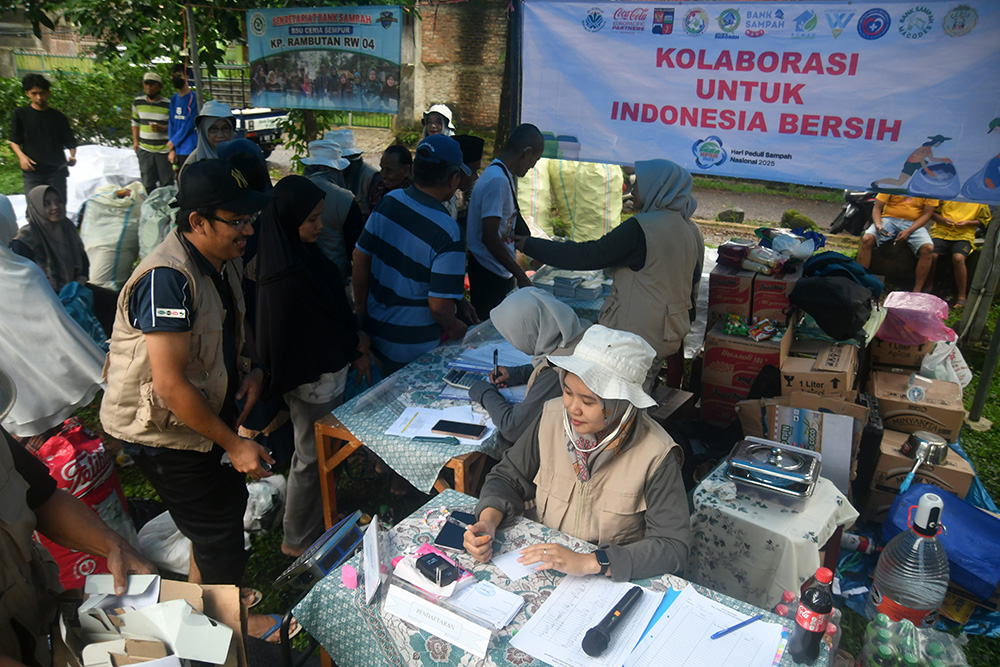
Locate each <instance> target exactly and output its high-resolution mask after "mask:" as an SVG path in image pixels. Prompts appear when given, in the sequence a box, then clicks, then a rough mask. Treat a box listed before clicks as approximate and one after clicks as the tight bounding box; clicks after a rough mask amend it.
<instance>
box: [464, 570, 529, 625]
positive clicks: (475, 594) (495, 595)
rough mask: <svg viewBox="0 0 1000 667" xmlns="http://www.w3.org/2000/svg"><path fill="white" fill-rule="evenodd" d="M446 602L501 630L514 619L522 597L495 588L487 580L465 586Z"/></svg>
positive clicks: (522, 603)
mask: <svg viewBox="0 0 1000 667" xmlns="http://www.w3.org/2000/svg"><path fill="white" fill-rule="evenodd" d="M448 604H450V605H454V606H456V607H458V608H459V609H461V610H462V611H465V612H468V613H470V614H472V615H473V616H476V617H478V618H481V619H483V620H484V621H487V622H488V623H491V624H492V625H493V627H494V628H496V629H497V630H501V629H503V628H505V627H507V625H508V624H509V623H510V622H511V621H513V620H514V617H515V616H517V612H519V611H521V607H523V606H524V599H523V598H522V597H521V596H520V595H517V594H516V593H511V592H510V591H505V590H503V589H502V588H497V587H496V586H494V585H493V584H491V583H490V582H488V581H480V582H479V583H477V584H476V585H474V586H467V587H466V588H463V589H462V590H460V591H459V592H457V593H455V594H454V595H452V596H451V597H450V598H448Z"/></svg>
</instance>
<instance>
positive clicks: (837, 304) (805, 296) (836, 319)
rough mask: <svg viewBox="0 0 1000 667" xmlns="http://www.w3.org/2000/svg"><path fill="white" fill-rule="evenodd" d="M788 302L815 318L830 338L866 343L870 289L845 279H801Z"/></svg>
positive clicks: (870, 298)
mask: <svg viewBox="0 0 1000 667" xmlns="http://www.w3.org/2000/svg"><path fill="white" fill-rule="evenodd" d="M824 254H826V253H824ZM788 300H789V302H790V303H791V304H792V305H793V306H795V307H796V308H799V309H801V310H804V311H805V312H807V313H809V314H810V315H812V317H813V319H814V320H816V324H818V325H819V327H820V328H821V329H822V330H823V331H824V332H826V334H827V335H828V336H830V337H831V338H834V339H836V340H849V339H851V338H859V340H862V341H864V336H865V334H864V329H863V327H864V325H865V322H867V321H868V318H869V317H871V314H872V291H871V289H869V288H868V287H865V286H863V285H860V284H858V283H857V282H855V281H854V280H852V279H851V278H845V277H842V276H809V277H804V278H799V280H798V282H797V283H796V284H795V287H794V288H793V289H792V293H791V294H790V295H789V296H788Z"/></svg>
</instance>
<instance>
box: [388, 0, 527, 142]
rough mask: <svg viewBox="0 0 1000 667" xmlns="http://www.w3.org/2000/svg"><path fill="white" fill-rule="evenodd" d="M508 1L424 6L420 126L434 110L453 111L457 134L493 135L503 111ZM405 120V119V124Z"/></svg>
mask: <svg viewBox="0 0 1000 667" xmlns="http://www.w3.org/2000/svg"><path fill="white" fill-rule="evenodd" d="M507 6H508V0H472V1H470V2H449V3H444V4H436V3H421V4H420V16H421V21H420V23H419V25H418V30H419V31H420V35H419V40H420V56H419V62H418V63H415V65H416V69H417V70H419V74H418V77H417V81H418V84H417V86H416V87H415V88H416V89H415V91H414V93H415V95H414V97H415V100H414V102H415V104H414V106H415V109H414V111H415V112H416V114H415V115H416V121H417V122H418V123H419V119H420V113H421V112H422V111H423V110H425V109H427V108H428V107H429V106H430V105H431V104H436V103H444V104H447V105H448V106H449V107H451V109H452V111H453V112H454V114H455V122H456V124H457V125H458V127H459V131H462V129H463V128H474V129H479V130H493V129H495V128H496V123H497V116H498V114H499V109H500V88H501V84H502V82H503V72H504V66H505V57H504V54H505V51H506V46H507V25H508V22H507ZM401 120H403V119H401Z"/></svg>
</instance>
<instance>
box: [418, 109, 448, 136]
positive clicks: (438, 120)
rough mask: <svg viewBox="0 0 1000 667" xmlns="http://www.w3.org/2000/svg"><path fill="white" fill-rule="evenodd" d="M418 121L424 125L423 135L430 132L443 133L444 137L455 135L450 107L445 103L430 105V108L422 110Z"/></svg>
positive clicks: (428, 134) (429, 134)
mask: <svg viewBox="0 0 1000 667" xmlns="http://www.w3.org/2000/svg"><path fill="white" fill-rule="evenodd" d="M420 122H421V124H422V125H423V126H424V136H425V137H429V136H431V135H432V134H443V135H444V136H446V137H453V136H455V124H454V122H453V121H452V113H451V109H450V108H448V105H447V104H434V105H431V108H430V109H428V110H427V111H425V112H424V116H423V118H421V119H420Z"/></svg>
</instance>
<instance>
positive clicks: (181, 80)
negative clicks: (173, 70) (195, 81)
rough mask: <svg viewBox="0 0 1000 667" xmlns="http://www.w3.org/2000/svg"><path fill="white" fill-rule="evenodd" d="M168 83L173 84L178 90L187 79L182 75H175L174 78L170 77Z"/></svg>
mask: <svg viewBox="0 0 1000 667" xmlns="http://www.w3.org/2000/svg"><path fill="white" fill-rule="evenodd" d="M170 83H172V84H174V88H176V89H177V90H180V89H181V88H183V87H184V84H185V83H187V79H185V78H184V77H180V76H175V77H174V78H172V79H170Z"/></svg>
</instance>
